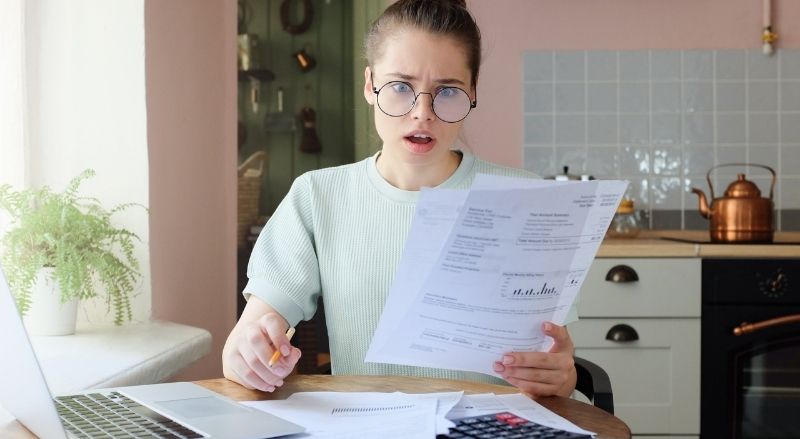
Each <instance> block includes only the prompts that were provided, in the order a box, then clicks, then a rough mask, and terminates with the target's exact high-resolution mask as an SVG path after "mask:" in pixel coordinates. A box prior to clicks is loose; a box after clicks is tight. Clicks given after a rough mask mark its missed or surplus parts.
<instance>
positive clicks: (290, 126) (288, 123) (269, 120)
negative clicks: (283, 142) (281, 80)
mask: <svg viewBox="0 0 800 439" xmlns="http://www.w3.org/2000/svg"><path fill="white" fill-rule="evenodd" d="M275 94H276V95H277V111H270V112H267V114H266V115H265V116H264V129H265V130H266V131H294V130H295V129H296V127H295V117H294V114H291V113H289V112H285V111H283V87H278V90H277V91H276V93H275Z"/></svg>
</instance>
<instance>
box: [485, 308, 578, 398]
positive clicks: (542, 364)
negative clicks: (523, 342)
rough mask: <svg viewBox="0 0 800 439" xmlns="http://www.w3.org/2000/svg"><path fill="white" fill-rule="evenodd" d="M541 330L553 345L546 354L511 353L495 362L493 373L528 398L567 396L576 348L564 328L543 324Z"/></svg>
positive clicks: (572, 380)
mask: <svg viewBox="0 0 800 439" xmlns="http://www.w3.org/2000/svg"><path fill="white" fill-rule="evenodd" d="M542 331H543V332H544V333H545V335H549V336H550V337H552V338H553V341H554V342H555V343H554V344H553V346H552V347H551V348H550V350H549V351H548V352H511V353H508V354H506V355H503V359H502V360H501V361H495V363H494V371H495V372H497V373H499V374H500V375H501V376H502V377H503V378H504V379H505V380H506V381H508V382H509V383H511V385H513V386H514V387H516V388H518V389H520V390H521V391H523V392H525V393H527V394H529V395H531V396H551V395H559V396H567V397H568V396H570V394H571V393H572V391H573V390H575V382H576V381H577V374H576V372H575V359H574V358H573V354H574V352H575V346H573V344H572V339H571V338H570V336H569V332H567V328H566V327H565V326H559V325H556V324H554V323H550V322H545V323H544V324H543V325H542Z"/></svg>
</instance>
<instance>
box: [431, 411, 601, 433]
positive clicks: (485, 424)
mask: <svg viewBox="0 0 800 439" xmlns="http://www.w3.org/2000/svg"><path fill="white" fill-rule="evenodd" d="M453 422H454V423H455V424H456V426H455V427H452V428H450V432H449V433H448V434H440V435H438V436H436V439H451V438H452V439H461V438H477V439H489V438H504V439H529V438H530V439H534V438H535V439H577V438H589V437H590V436H586V435H583V434H578V433H570V432H568V431H564V430H558V429H556V428H551V427H545V426H544V425H541V424H537V423H535V422H533V421H529V420H527V419H524V418H520V417H518V416H516V415H513V414H511V413H508V412H500V413H494V414H491V415H484V416H472V417H469V418H461V419H455V420H453Z"/></svg>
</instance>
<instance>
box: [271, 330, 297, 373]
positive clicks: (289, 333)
mask: <svg viewBox="0 0 800 439" xmlns="http://www.w3.org/2000/svg"><path fill="white" fill-rule="evenodd" d="M293 335H294V327H291V328H289V329H288V330H287V331H286V337H288V338H289V340H291V339H292V336H293ZM280 358H281V350H280V349H275V352H273V353H272V358H270V359H269V367H272V365H273V364H275V362H277V361H278V360H280Z"/></svg>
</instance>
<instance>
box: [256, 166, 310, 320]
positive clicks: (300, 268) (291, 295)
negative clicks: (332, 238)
mask: <svg viewBox="0 0 800 439" xmlns="http://www.w3.org/2000/svg"><path fill="white" fill-rule="evenodd" d="M311 198H312V194H311V191H310V184H309V181H308V177H307V175H302V176H300V177H298V178H297V179H296V180H295V181H294V183H293V184H292V187H291V189H289V193H288V194H287V195H286V197H285V198H284V199H283V201H281V203H280V204H279V205H278V208H277V209H276V210H275V213H274V214H273V215H272V217H271V218H270V220H269V221H268V222H267V225H266V227H264V230H262V231H261V234H260V235H259V236H258V239H257V240H256V243H255V246H254V248H253V253H252V254H251V255H250V262H249V263H248V266H247V277H248V282H247V285H246V286H245V288H244V291H243V294H244V296H245V298H246V299H249V298H250V295H255V296H257V297H258V298H259V299H261V300H263V301H264V302H266V303H268V304H269V305H271V306H272V307H273V308H275V310H276V311H278V312H279V313H280V314H281V315H282V316H283V317H284V318H285V319H286V320H287V321H288V322H289V324H290V325H291V326H294V325H296V324H297V323H298V322H300V320H308V319H310V318H311V317H313V316H314V313H315V312H316V309H317V299H318V297H319V295H320V291H321V287H320V275H319V261H318V260H317V252H316V246H315V242H314V223H313V209H312V200H311Z"/></svg>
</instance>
